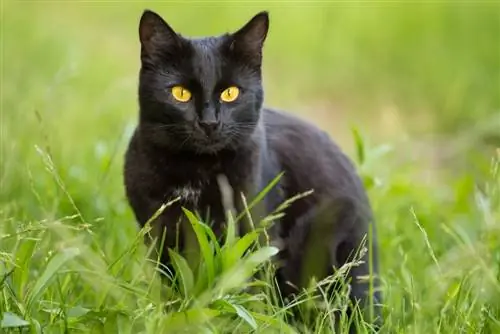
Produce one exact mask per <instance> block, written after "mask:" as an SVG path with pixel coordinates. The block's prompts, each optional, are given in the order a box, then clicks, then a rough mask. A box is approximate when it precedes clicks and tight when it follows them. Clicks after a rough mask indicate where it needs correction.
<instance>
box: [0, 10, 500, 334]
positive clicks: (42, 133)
mask: <svg viewBox="0 0 500 334" xmlns="http://www.w3.org/2000/svg"><path fill="white" fill-rule="evenodd" d="M145 7H149V8H151V9H153V10H157V11H158V12H160V13H161V14H162V15H164V17H165V18H166V20H167V21H168V22H170V23H171V24H172V25H173V26H174V27H175V28H177V29H178V30H179V31H181V32H183V33H184V34H187V35H205V34H218V33H221V32H223V31H225V30H227V29H236V28H237V27H238V26H239V25H241V24H243V23H244V22H245V20H247V19H248V18H249V17H250V16H251V15H252V14H253V13H255V12H256V11H258V10H261V9H264V8H267V9H269V10H270V12H271V32H270V36H269V39H268V42H267V45H266V55H265V57H266V58H265V59H266V61H265V80H266V81H265V85H266V89H267V95H266V101H267V103H268V104H270V105H273V106H278V107H283V108H289V109H290V110H291V111H292V112H295V113H298V114H301V115H303V116H304V117H307V118H308V119H310V120H311V121H313V122H316V123H318V124H319V125H321V126H322V127H323V128H325V129H327V130H328V131H330V132H331V134H332V137H334V138H335V139H337V140H338V141H339V142H340V143H341V145H342V146H343V147H345V148H346V150H347V151H348V152H349V154H351V156H352V157H353V159H355V160H356V162H357V164H358V167H359V169H360V173H362V175H363V176H364V177H365V180H366V184H367V188H368V190H369V194H370V198H371V200H372V203H373V208H374V211H375V214H376V217H377V222H378V233H379V238H380V247H381V250H382V251H381V266H382V279H383V290H384V295H385V301H384V313H385V317H386V326H387V327H386V330H385V332H398V333H399V332H401V333H429V332H441V333H457V332H460V333H464V332H466V333H477V332H483V333H496V332H498V331H499V330H500V309H499V305H500V304H499V303H500V282H499V279H500V276H499V275H500V247H499V245H500V170H499V169H500V167H499V165H498V164H499V160H500V152H499V151H498V149H497V147H500V143H499V140H498V129H499V128H500V118H499V117H498V111H499V110H500V75H499V69H500V47H499V43H498V41H499V40H500V39H499V37H500V23H499V22H500V20H499V18H498V11H499V6H498V5H497V4H494V3H493V2H490V3H489V4H488V3H485V2H482V3H479V2H470V3H460V4H455V5H451V3H446V2H441V3H433V4H432V3H429V4H426V5H416V4H402V3H400V4H398V3H388V2H378V3H376V2H373V3H369V4H366V3H365V4H362V5H361V4H358V5H353V4H349V3H335V4H327V3H318V2H317V3H295V4H288V5H284V4H283V3H278V2H273V3H270V4H267V5H266V4H264V3H263V2H261V3H252V4H250V3H242V2H240V3H234V2H233V4H232V5H228V4H227V3H226V4H223V3H220V4H215V3H210V4H207V3H201V2H196V3H194V2H193V3H191V4H189V3H188V2H176V3H174V2H169V3H166V2H162V3H158V2H157V3H154V2H149V3H147V4H144V3H129V2H127V3H126V4H117V3H113V2H96V1H93V2H90V1H87V2H75V1H73V2H57V1H51V2H49V1H44V2H42V1H39V2H34V1H17V2H14V1H4V2H3V3H2V18H1V19H0V22H1V28H2V47H1V50H2V66H1V68H2V75H1V79H2V82H1V84H0V89H1V93H2V94H1V116H2V118H1V129H2V132H1V138H0V139H1V143H0V144H1V156H0V166H1V173H0V292H1V293H0V314H2V316H0V319H1V320H0V332H9V331H12V332H23V330H24V331H25V332H34V333H37V332H38V333H41V332H43V333H59V332H68V331H69V332H73V331H75V332H78V331H83V332H96V333H99V332H102V333H114V332H120V333H139V332H143V333H156V332H158V331H159V330H161V329H163V330H166V329H168V330H170V331H174V329H175V328H178V329H181V328H183V329H186V328H187V329H188V330H190V331H191V332H238V333H239V332H242V333H246V332H248V331H250V330H251V329H252V328H257V332H291V331H293V330H295V331H304V328H300V327H294V328H295V329H294V328H288V327H286V326H285V323H286V319H285V315H284V312H283V311H284V310H283V309H281V308H279V307H277V306H276V303H274V302H273V301H272V300H270V298H269V295H270V294H269V293H262V292H261V293H257V294H254V295H250V294H248V293H247V292H246V290H245V291H244V289H243V287H244V286H245V283H244V282H243V281H242V280H243V279H244V278H245V277H246V275H247V274H248V273H247V271H246V270H245V269H248V268H251V267H252V266H262V267H263V268H268V263H267V262H266V261H265V260H266V259H267V258H268V257H269V256H270V255H271V254H272V253H273V249H272V248H260V250H259V249H254V250H253V252H252V253H251V254H253V257H251V258H248V259H246V260H245V261H235V259H234V258H232V257H231V256H230V255H229V254H237V252H238V250H239V251H241V250H242V249H244V243H245V241H241V242H240V243H235V242H231V240H230V241H229V242H228V243H227V244H226V245H225V247H224V248H223V249H222V250H221V252H220V253H219V255H218V256H217V257H215V258H210V257H204V258H203V259H204V262H203V263H205V265H206V266H207V267H206V268H208V269H206V270H202V271H200V272H194V273H192V275H193V276H191V273H190V271H189V270H188V269H187V268H186V267H185V266H183V261H182V260H179V261H178V262H177V264H178V266H180V268H183V270H181V271H182V272H183V273H184V275H183V278H182V280H181V282H182V284H181V287H182V288H181V289H180V290H179V291H177V290H168V289H166V288H165V287H163V288H161V285H160V283H159V281H158V277H157V274H155V271H154V270H153V269H152V268H151V265H150V264H149V263H147V262H146V261H145V258H146V253H147V249H146V248H145V247H144V245H143V244H142V238H141V236H140V232H139V231H138V229H137V226H136V224H135V222H134V220H133V216H132V213H131V211H130V209H129V207H128V206H127V204H126V202H125V199H124V193H123V186H122V175H121V166H122V161H123V160H122V159H123V157H122V155H123V152H124V148H125V145H126V143H127V139H128V136H129V135H130V132H131V130H132V129H133V126H134V124H135V122H136V109H137V103H136V81H137V69H138V65H139V64H138V38H137V22H138V18H139V16H140V13H141V11H142V9H143V8H145ZM214 17H215V19H214ZM221 18H224V19H221ZM353 124H354V125H355V126H356V127H357V128H359V129H360V133H361V134H362V135H363V137H364V138H365V139H366V141H365V142H364V146H362V147H363V148H364V149H360V146H359V145H358V146H356V145H355V140H354V139H353V136H352V135H351V125H353ZM195 226H202V225H199V224H198V223H196V224H195ZM204 233H205V232H204V230H203V231H201V230H200V235H201V236H203V235H205V234H204ZM253 237H254V236H252V235H250V236H249V237H247V239H243V240H247V241H248V240H249V239H251V238H253ZM202 240H204V239H202ZM209 268H212V269H209ZM210 273H211V274H210ZM221 277H222V278H223V279H221V280H218V281H216V283H214V284H210V282H212V281H211V279H212V278H214V279H215V278H221ZM217 282H219V283H217ZM205 288H206V289H205ZM204 292H205V293H204ZM264 292H266V291H265V290H264ZM193 296H196V298H192V297H193ZM306 299H307V298H306ZM342 306H343V304H342V300H337V301H335V302H334V303H332V305H331V306H330V308H329V310H331V309H332V308H334V307H342ZM326 313H327V311H325V312H324V314H326ZM318 319H320V320H318V321H314V323H313V324H311V325H310V326H309V327H308V331H310V332H318V333H319V332H328V331H329V328H330V326H331V324H329V323H328V321H326V322H322V319H323V318H322V317H319V318H318ZM187 323H189V324H191V325H193V326H198V325H200V324H201V325H200V326H201V327H197V328H188V327H186V326H187ZM20 328H23V330H21V329H20Z"/></svg>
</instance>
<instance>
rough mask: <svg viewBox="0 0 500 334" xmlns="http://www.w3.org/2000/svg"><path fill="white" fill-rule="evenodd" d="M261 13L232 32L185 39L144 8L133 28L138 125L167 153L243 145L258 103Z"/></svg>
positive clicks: (264, 27) (264, 17) (263, 31)
mask: <svg viewBox="0 0 500 334" xmlns="http://www.w3.org/2000/svg"><path fill="white" fill-rule="evenodd" d="M268 28H269V18H268V14H267V12H260V13H258V14H256V15H255V16H254V17H253V18H252V19H250V20H249V21H248V22H247V23H246V24H245V25H244V26H243V27H242V28H240V29H239V30H237V31H236V32H233V33H226V34H223V35H220V36H213V37H204V38H197V39H195V38H186V37H183V36H181V35H180V34H178V33H176V32H175V31H174V30H173V29H172V28H171V27H170V26H169V25H168V24H167V23H166V22H165V21H164V20H163V19H162V18H161V17H160V16H159V15H158V14H156V13H154V12H152V11H149V10H146V11H144V13H143V15H142V17H141V20H140V23H139V37H140V42H141V71H140V78H139V104H140V126H141V127H142V130H143V133H144V134H145V135H146V136H148V137H149V138H151V139H153V140H154V141H156V142H157V143H159V144H164V145H168V146H170V147H171V148H177V149H181V148H182V149H187V150H193V151H196V152H199V153H207V152H208V153H210V152H211V153H214V152H217V151H218V150H221V149H224V148H228V147H229V148H236V147H237V146H238V144H240V143H242V142H245V141H248V140H249V137H250V136H251V135H252V134H253V132H254V130H255V128H256V126H257V123H258V122H259V118H260V111H261V108H262V104H263V96H264V93H263V88H262V75H261V65H262V48H263V44H264V41H265V39H266V36H267V32H268Z"/></svg>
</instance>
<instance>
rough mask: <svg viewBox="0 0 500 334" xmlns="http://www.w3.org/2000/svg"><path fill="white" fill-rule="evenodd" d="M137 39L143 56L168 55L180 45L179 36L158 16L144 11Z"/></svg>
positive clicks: (149, 11)
mask: <svg viewBox="0 0 500 334" xmlns="http://www.w3.org/2000/svg"><path fill="white" fill-rule="evenodd" d="M139 39H140V41H141V46H142V54H143V56H146V57H147V56H150V57H151V56H153V57H154V56H155V55H158V54H162V53H168V52H169V51H172V49H174V48H176V47H178V46H179V45H180V39H179V36H178V35H177V34H176V33H175V31H174V30H173V29H172V28H171V27H170V26H169V25H168V24H167V22H165V21H164V20H163V19H162V18H161V16H160V15H158V14H156V13H155V12H153V11H151V10H148V9H146V10H145V11H144V12H143V13H142V16H141V19H140V22H139Z"/></svg>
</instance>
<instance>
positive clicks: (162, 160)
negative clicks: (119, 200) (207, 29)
mask: <svg viewBox="0 0 500 334" xmlns="http://www.w3.org/2000/svg"><path fill="white" fill-rule="evenodd" d="M268 26H269V19H268V14H267V12H261V13H259V14H257V15H256V16H254V17H253V18H252V19H251V20H250V21H249V22H248V23H247V24H246V25H245V26H244V27H243V28H241V29H240V30H238V31H237V32H235V33H232V34H229V33H228V34H224V35H221V36H217V37H207V38H200V39H188V38H185V37H182V36H180V35H179V34H177V33H175V32H174V30H173V29H172V28H171V27H170V26H168V24H167V23H166V22H165V21H164V20H163V19H162V18H161V17H160V16H158V15H157V14H155V13H153V12H151V11H145V12H144V13H143V16H142V18H141V22H140V27H139V35H140V41H141V63H142V66H141V70H140V78H139V79H140V80H139V105H140V114H139V115H140V117H139V124H138V126H137V128H136V131H135V133H134V135H133V137H132V139H131V142H130V145H129V148H128V151H127V153H126V162H125V170H124V175H125V186H126V193H127V197H128V200H129V203H130V205H131V207H132V209H133V211H134V213H135V215H136V218H137V220H138V222H139V224H140V225H141V226H143V225H144V224H145V223H146V221H147V220H148V219H149V218H150V217H151V216H152V215H153V213H154V212H155V211H156V210H157V209H158V208H159V207H160V206H161V204H162V203H165V202H167V201H168V200H169V199H173V198H174V197H177V196H178V195H181V196H182V197H181V201H180V203H178V204H176V205H173V206H172V207H171V208H168V209H167V210H166V211H165V212H164V213H163V214H162V215H160V216H159V218H157V221H156V222H155V225H156V226H159V229H160V230H161V229H163V228H165V227H167V229H168V231H169V232H168V233H166V247H174V245H175V240H176V233H174V232H173V231H172V230H173V229H174V228H175V226H176V223H177V221H178V220H179V218H180V217H181V216H182V212H181V205H182V206H185V207H187V208H188V209H191V210H197V211H200V212H204V210H206V209H207V208H210V217H211V220H213V221H214V231H215V232H216V234H217V235H221V234H222V233H223V225H222V224H223V222H224V220H225V214H224V212H225V211H224V208H223V206H222V202H221V192H220V188H219V185H218V182H217V177H218V175H221V174H222V175H225V176H226V178H227V180H228V181H229V184H230V186H231V187H232V189H233V194H234V199H233V200H234V203H235V204H236V207H237V208H239V209H241V201H240V196H239V194H240V193H241V192H243V193H244V194H245V195H246V197H247V198H252V196H253V195H255V194H256V193H257V192H258V191H259V190H261V189H262V188H263V187H265V186H266V185H267V184H268V183H269V182H270V181H271V180H272V179H273V178H274V177H275V176H276V175H278V174H279V173H280V172H282V171H283V172H284V176H283V178H282V179H281V181H280V183H279V185H278V186H277V187H276V188H274V189H273V190H272V191H271V192H270V193H269V194H268V195H267V196H266V198H265V200H264V203H265V211H266V212H267V213H269V211H270V210H272V209H274V208H275V207H276V206H277V205H279V204H280V203H281V202H282V201H283V200H285V199H287V198H290V197H292V196H294V195H296V194H299V193H302V192H305V191H308V190H311V189H312V190H313V191H314V192H313V193H312V194H311V195H310V196H307V197H305V198H303V199H300V200H298V201H296V202H295V203H294V204H292V205H291V206H290V207H289V208H288V209H287V210H286V212H285V216H284V217H283V218H282V220H281V221H280V222H278V223H277V224H276V225H275V229H273V231H272V235H271V236H272V237H273V238H276V239H280V240H282V241H283V242H284V248H283V250H282V251H281V253H280V257H281V259H282V261H283V268H282V269H280V271H279V273H278V279H279V284H280V288H281V290H282V293H284V294H285V295H290V294H292V293H293V292H294V290H293V288H291V285H288V284H286V283H285V282H286V281H289V282H291V283H292V284H293V285H295V286H299V287H300V286H303V284H302V280H301V275H302V274H303V271H302V270H301V269H302V268H305V265H307V263H304V257H305V254H304V253H305V250H306V249H307V247H306V245H309V244H311V243H309V241H311V239H312V244H314V245H315V248H314V249H315V252H317V253H315V254H312V255H313V256H314V257H315V259H316V260H318V261H319V260H320V259H321V257H322V256H323V257H324V263H321V262H320V263H319V267H321V269H324V272H323V274H322V275H325V274H327V273H330V272H331V270H329V268H330V267H331V266H335V267H340V266H341V265H342V264H344V263H345V262H346V261H348V257H349V256H350V255H351V252H353V251H356V249H357V248H358V247H359V245H360V242H361V241H362V239H363V238H364V237H366V233H367V231H368V227H369V226H370V224H372V226H374V224H373V223H372V214H371V209H370V205H369V201H368V198H367V196H366V194H365V191H364V189H363V186H362V184H361V182H360V179H359V177H358V176H357V174H356V171H355V168H354V166H353V164H352V163H351V161H350V160H349V159H348V157H346V156H345V155H344V154H343V153H342V152H341V150H340V149H339V148H338V147H337V146H336V145H335V144H334V143H333V142H332V141H331V140H330V138H329V136H328V135H327V134H326V133H325V132H323V131H321V130H320V129H318V128H317V127H316V126H314V125H312V124H310V123H308V122H306V121H304V120H302V119H299V118H297V117H294V116H292V115H289V114H287V113H284V112H281V111H278V110H273V109H268V108H264V107H263V100H264V92H263V87H262V74H261V63H262V48H263V44H264V41H265V39H266V35H267V32H268ZM178 84H181V85H183V86H184V87H186V88H188V89H189V90H190V91H191V92H192V94H193V99H192V100H191V101H189V102H187V103H179V102H177V101H175V100H174V99H173V98H172V96H171V93H170V90H169V89H170V87H171V86H173V85H178ZM228 86H237V87H239V88H240V91H241V93H240V96H239V97H238V99H237V100H236V101H234V102H231V103H224V102H221V101H220V99H219V94H220V93H221V92H222V91H223V90H224V89H225V88H227V87H228ZM207 122H208V123H210V124H212V128H211V131H208V132H207V131H206V130H204V129H205V128H204V127H203V123H207ZM321 208H323V209H321ZM325 208H326V210H325ZM266 212H264V214H265V213H266ZM181 226H182V224H181ZM179 242H180V245H179V246H180V247H181V249H182V247H183V243H182V242H183V240H182V238H181V239H180V240H179ZM166 253H167V252H163V254H162V258H161V260H162V262H163V263H164V264H167V262H168V256H167V254H166ZM368 254H369V253H367V254H366V256H365V257H364V258H363V260H364V261H365V262H364V263H363V264H361V265H360V266H358V267H355V268H353V269H352V270H351V275H350V278H351V282H350V284H351V287H352V290H351V296H352V298H353V301H354V300H360V301H361V302H364V301H366V297H367V294H366V293H367V283H362V282H359V281H358V280H357V279H356V276H358V275H359V276H363V275H368V261H367V259H368ZM371 255H372V258H373V269H374V270H373V271H374V274H375V275H376V274H377V273H378V259H377V242H376V231H375V228H374V227H373V251H372V253H371ZM377 282H378V281H377V280H376V279H375V288H377V287H378V284H377ZM380 301H381V300H380V294H379V293H378V292H376V293H375V294H374V302H375V303H379V302H380ZM378 312H379V311H377V310H376V312H375V315H379V314H378Z"/></svg>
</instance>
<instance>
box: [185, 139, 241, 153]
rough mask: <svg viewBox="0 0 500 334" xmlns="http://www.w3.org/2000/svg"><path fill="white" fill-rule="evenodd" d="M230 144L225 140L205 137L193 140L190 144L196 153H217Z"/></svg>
mask: <svg viewBox="0 0 500 334" xmlns="http://www.w3.org/2000/svg"><path fill="white" fill-rule="evenodd" d="M230 146H231V145H230V143H228V142H227V141H224V140H221V139H212V138H206V139H202V140H197V141H194V142H193V143H192V145H191V147H192V149H193V150H194V151H195V152H196V153H200V154H217V153H218V152H220V151H222V150H224V149H227V148H229V147H230Z"/></svg>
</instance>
